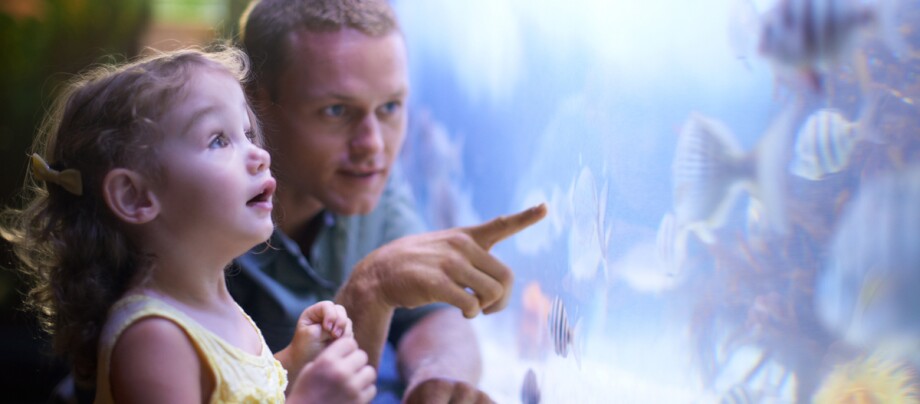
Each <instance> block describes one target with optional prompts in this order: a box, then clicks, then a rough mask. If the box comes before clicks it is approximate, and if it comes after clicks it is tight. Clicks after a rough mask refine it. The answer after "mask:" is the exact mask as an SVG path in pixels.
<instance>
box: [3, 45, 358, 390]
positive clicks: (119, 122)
mask: <svg viewBox="0 0 920 404" xmlns="http://www.w3.org/2000/svg"><path fill="white" fill-rule="evenodd" d="M246 73H247V59H246V57H245V55H244V54H242V53H241V52H240V51H238V50H235V49H233V48H229V49H224V50H221V51H218V52H214V53H204V52H199V51H194V50H185V51H178V52H174V53H170V54H161V55H156V56H153V57H150V58H147V59H145V60H141V61H138V62H135V63H131V64H127V65H124V66H121V67H102V68H97V69H95V70H93V71H91V72H90V73H88V74H86V75H84V76H83V77H82V78H80V79H79V80H76V81H74V82H73V83H72V84H71V85H70V86H69V87H68V90H67V91H66V92H65V94H63V95H62V96H61V97H60V98H59V99H58V102H57V104H56V105H55V108H54V109H53V110H52V113H51V114H50V115H49V116H48V117H47V118H46V120H45V124H44V125H43V129H42V131H41V132H40V133H39V136H38V138H37V139H36V142H35V145H36V149H38V151H37V153H36V154H33V155H32V172H31V176H29V177H27V180H26V186H25V190H24V194H25V197H26V206H25V208H24V209H22V210H7V211H6V212H4V219H5V220H4V224H5V225H4V228H3V229H2V230H3V232H2V234H3V236H4V237H5V238H6V239H8V240H10V241H11V242H12V243H13V244H14V248H15V251H16V253H17V255H18V256H19V257H20V258H21V259H22V260H23V263H24V270H25V272H26V273H27V274H28V275H30V278H31V279H32V280H33V285H32V286H33V287H32V289H31V292H30V294H29V300H30V302H31V304H32V306H33V307H34V308H36V309H38V313H39V315H40V316H41V318H42V320H43V324H44V325H45V327H46V328H47V329H48V330H49V331H50V332H51V333H52V336H53V345H54V348H55V350H56V351H57V352H59V353H63V354H66V355H67V356H68V357H69V358H70V359H71V361H72V363H73V366H74V371H75V376H76V378H77V380H78V383H80V382H82V383H83V385H86V384H87V383H89V384H90V385H92V383H93V381H94V380H95V386H96V401H97V402H103V403H105V402H196V401H197V402H243V401H247V402H263V401H274V402H278V401H284V399H285V390H286V387H287V386H288V383H287V379H288V378H290V379H292V380H293V382H292V383H291V386H290V387H289V388H287V393H288V397H289V398H290V399H297V401H300V402H336V403H338V402H367V401H370V399H371V398H372V397H373V396H374V393H375V388H374V379H375V377H376V375H375V372H374V370H373V368H371V367H370V366H368V365H367V355H366V354H365V353H364V352H363V351H361V350H360V349H358V347H357V344H356V343H355V341H354V339H353V338H352V330H351V321H350V320H349V319H348V317H347V316H346V314H345V310H344V308H342V307H341V306H337V305H334V304H332V303H331V302H322V303H318V304H316V305H314V306H311V307H309V308H307V309H306V310H305V311H304V313H303V314H302V316H301V320H300V324H299V326H298V330H297V332H296V334H295V336H294V339H293V341H292V342H291V344H290V345H289V346H288V347H287V348H285V349H284V350H282V351H280V352H278V353H277V354H275V355H274V356H272V354H271V353H270V351H269V349H268V347H267V346H266V344H265V341H264V340H263V339H262V335H261V333H260V332H259V330H258V329H257V328H256V326H255V324H254V323H253V322H252V321H251V320H250V319H249V317H248V316H247V315H246V314H245V313H244V312H243V311H242V310H241V309H240V308H239V306H238V305H237V304H236V303H235V302H234V301H233V299H232V298H231V297H230V295H229V294H228V292H227V288H226V285H225V279H224V270H225V267H227V265H228V264H229V263H230V262H231V260H232V259H233V258H234V257H236V256H238V255H240V254H242V253H244V252H246V251H247V250H248V249H250V248H251V247H253V246H255V245H257V244H258V243H260V242H262V241H264V240H266V239H267V238H268V237H269V235H270V234H271V232H272V227H273V223H272V218H271V212H272V194H273V192H274V191H275V180H274V179H273V178H272V176H271V173H270V172H269V164H270V158H269V155H268V153H267V152H266V151H265V150H263V149H262V148H261V147H260V141H261V137H260V134H259V130H258V126H257V122H256V120H255V118H254V116H253V113H252V110H251V109H250V106H249V104H248V102H247V100H246V98H245V96H244V94H243V91H242V88H241V86H240V83H241V80H243V78H244V77H245V76H246ZM295 377H296V379H295Z"/></svg>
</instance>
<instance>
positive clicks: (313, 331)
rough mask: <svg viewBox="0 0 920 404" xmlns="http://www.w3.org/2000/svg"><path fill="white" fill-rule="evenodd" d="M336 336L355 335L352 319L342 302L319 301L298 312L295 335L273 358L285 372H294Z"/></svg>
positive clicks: (346, 336)
mask: <svg viewBox="0 0 920 404" xmlns="http://www.w3.org/2000/svg"><path fill="white" fill-rule="evenodd" d="M339 338H354V331H353V329H352V323H351V319H349V318H348V314H346V313H345V308H344V307H342V306H341V305H337V304H335V303H332V302H330V301H321V302H319V303H316V304H314V305H312V306H310V307H307V308H306V309H305V310H304V311H303V313H301V314H300V318H299V319H298V320H297V328H296V329H295V330H294V338H293V339H292V340H291V343H290V344H289V345H288V346H287V347H286V348H284V349H283V350H282V351H281V352H279V353H278V354H276V355H275V357H276V358H278V359H279V360H281V363H282V364H283V365H284V367H285V369H287V371H288V374H290V375H296V374H298V373H300V370H301V369H302V368H303V367H304V366H305V365H306V364H307V363H309V362H311V361H313V360H314V359H315V358H316V357H317V355H319V353H320V352H321V351H322V350H323V349H324V348H326V347H327V346H328V345H329V344H331V343H332V342H333V341H335V340H337V339H339Z"/></svg>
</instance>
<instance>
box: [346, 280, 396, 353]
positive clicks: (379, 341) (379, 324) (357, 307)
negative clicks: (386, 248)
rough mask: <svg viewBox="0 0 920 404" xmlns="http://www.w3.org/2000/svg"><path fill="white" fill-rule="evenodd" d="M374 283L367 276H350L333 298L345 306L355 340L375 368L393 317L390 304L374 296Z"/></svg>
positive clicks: (375, 289)
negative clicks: (365, 277)
mask: <svg viewBox="0 0 920 404" xmlns="http://www.w3.org/2000/svg"><path fill="white" fill-rule="evenodd" d="M377 292H378V290H377V287H376V286H375V285H372V284H370V282H369V281H368V280H367V279H363V278H360V277H354V276H353V277H351V278H350V279H349V280H348V282H346V283H345V285H344V286H342V288H341V289H340V290H339V293H338V294H337V295H336V297H335V302H336V303H338V304H341V305H342V306H344V307H345V311H346V312H348V317H349V318H350V319H351V321H352V324H353V326H354V332H355V340H356V341H357V342H358V347H360V348H361V349H362V350H364V352H366V353H367V358H368V360H367V362H368V364H369V365H371V366H373V367H374V369H377V368H378V366H379V364H380V355H381V354H382V353H383V345H384V344H385V343H386V338H387V333H388V332H389V330H390V321H391V320H392V318H393V308H392V307H389V306H387V305H386V304H384V303H383V302H382V301H381V300H380V299H379V298H377V294H376V293H377Z"/></svg>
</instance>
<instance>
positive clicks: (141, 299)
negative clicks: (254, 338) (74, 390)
mask: <svg viewBox="0 0 920 404" xmlns="http://www.w3.org/2000/svg"><path fill="white" fill-rule="evenodd" d="M240 311H242V309H240ZM243 314H244V315H246V313H245V312H244V313H243ZM151 316H155V317H162V318H165V319H167V320H170V321H172V322H174V323H175V324H176V325H178V326H179V327H180V328H182V329H183V330H184V331H185V333H186V334H188V336H189V338H190V339H191V340H192V343H193V345H194V346H195V349H196V350H197V351H198V353H199V355H200V357H201V358H202V359H203V360H204V362H205V363H204V366H205V367H207V368H208V369H209V370H210V371H211V372H212V374H213V376H214V391H213V392H211V398H210V400H209V402H211V403H283V402H284V389H285V387H286V386H287V372H286V371H285V370H284V368H283V367H282V366H281V363H280V362H278V360H276V359H275V358H274V356H272V353H271V350H269V348H268V345H266V344H265V339H264V338H262V333H261V332H259V338H260V339H261V340H262V354H261V355H252V354H250V353H248V352H246V351H243V350H242V349H240V348H238V347H236V346H234V345H231V344H230V343H228V342H226V341H224V340H223V339H221V338H220V337H218V336H217V335H215V334H214V333H212V332H211V331H209V330H208V329H206V328H204V327H203V326H201V325H200V324H199V323H198V322H196V321H195V320H194V319H192V318H191V317H189V316H187V315H186V314H185V313H182V312H181V311H179V310H178V309H176V308H175V307H173V306H170V305H169V304H168V303H166V302H164V301H162V300H159V299H156V298H153V297H150V296H145V295H139V294H133V295H129V296H126V297H124V298H122V299H121V300H119V301H118V302H116V303H115V305H114V306H112V309H111V310H110V311H109V318H108V320H107V321H106V324H105V327H104V328H103V330H102V334H101V336H100V338H99V365H98V370H97V373H96V403H112V402H113V401H114V400H113V399H112V390H111V386H110V385H109V372H110V365H111V363H110V361H111V356H112V349H113V348H114V347H115V342H116V341H118V337H119V336H120V335H121V333H122V332H123V331H124V330H125V329H127V328H128V326H130V325H131V324H133V323H134V322H136V321H138V320H141V319H144V318H147V317H151ZM246 319H248V320H249V322H250V324H252V326H253V328H255V329H256V330H258V327H256V325H255V323H253V322H252V319H251V318H249V316H248V315H246Z"/></svg>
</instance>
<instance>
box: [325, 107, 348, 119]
mask: <svg viewBox="0 0 920 404" xmlns="http://www.w3.org/2000/svg"><path fill="white" fill-rule="evenodd" d="M323 114H324V115H326V116H331V117H341V116H343V115H345V106H344V105H341V104H339V105H332V106H328V107H326V108H323Z"/></svg>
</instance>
